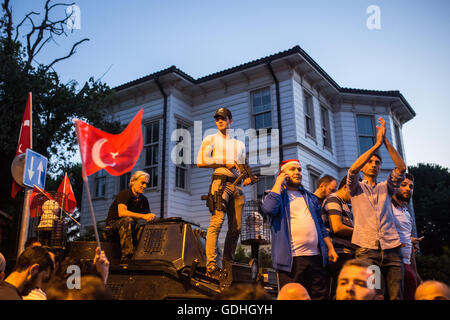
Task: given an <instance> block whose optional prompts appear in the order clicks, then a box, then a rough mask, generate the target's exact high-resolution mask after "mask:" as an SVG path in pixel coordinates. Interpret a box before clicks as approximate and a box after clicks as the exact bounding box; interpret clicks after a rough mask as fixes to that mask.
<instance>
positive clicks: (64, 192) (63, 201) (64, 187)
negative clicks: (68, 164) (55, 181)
mask: <svg viewBox="0 0 450 320" xmlns="http://www.w3.org/2000/svg"><path fill="white" fill-rule="evenodd" d="M66 177H67V172H65V175H64V185H63V198H62V202H61V204H62V210H61V215H60V217H59V219H62V211H63V210H64V206H65V204H66Z"/></svg>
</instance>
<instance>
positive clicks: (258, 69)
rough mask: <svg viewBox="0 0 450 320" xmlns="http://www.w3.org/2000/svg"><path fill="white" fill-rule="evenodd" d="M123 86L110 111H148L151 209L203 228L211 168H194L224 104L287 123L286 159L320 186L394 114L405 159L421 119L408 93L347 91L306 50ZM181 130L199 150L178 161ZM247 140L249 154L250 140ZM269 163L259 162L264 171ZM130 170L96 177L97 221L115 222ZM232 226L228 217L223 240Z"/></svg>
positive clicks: (255, 124) (253, 117) (391, 126)
mask: <svg viewBox="0 0 450 320" xmlns="http://www.w3.org/2000/svg"><path fill="white" fill-rule="evenodd" d="M115 91H116V93H115V94H114V99H113V103H112V105H110V106H109V107H108V108H109V110H110V112H111V116H112V118H113V119H115V120H119V121H120V122H122V123H123V124H127V123H129V122H130V121H131V119H132V118H133V117H134V115H136V113H137V112H138V111H139V109H140V108H143V109H144V117H143V135H144V148H143V151H142V153H141V156H140V159H139V161H138V163H137V164H136V166H135V168H134V169H133V172H134V171H135V170H138V169H139V170H141V169H143V170H146V171H148V172H149V173H150V174H151V181H150V186H149V188H148V189H147V191H146V192H145V195H146V196H147V198H148V199H149V202H150V207H151V210H152V212H153V213H155V214H156V215H157V216H159V217H164V218H166V217H182V218H184V219H185V220H188V221H191V222H194V223H197V224H199V225H201V227H203V228H207V227H208V224H209V218H210V213H209V210H208V208H207V207H206V205H205V201H202V200H201V198H200V197H201V195H204V194H207V192H208V187H209V183H210V176H211V173H212V169H200V168H197V167H196V164H195V159H196V155H197V152H198V148H199V146H200V145H199V143H200V142H201V139H202V138H203V137H202V136H200V134H199V131H200V129H199V124H201V126H200V128H201V134H202V135H204V134H205V131H206V130H208V129H212V130H213V131H212V132H214V131H215V130H216V126H215V122H214V119H213V115H214V112H215V110H216V109H218V108H219V107H227V108H229V109H230V110H231V112H232V114H233V121H234V122H233V124H232V129H242V130H243V131H245V130H247V129H249V128H254V129H262V128H267V129H280V128H281V130H278V131H277V130H272V132H273V133H275V132H278V133H279V135H278V138H279V139H280V141H279V145H280V148H279V150H280V154H281V159H291V158H298V159H300V161H301V165H302V167H303V184H304V186H305V187H306V188H307V189H309V190H310V191H312V192H314V190H315V187H316V183H317V180H318V179H319V177H321V176H322V175H324V174H330V175H332V176H334V177H336V178H337V179H338V180H340V179H341V178H342V177H343V176H344V175H345V174H346V172H347V170H348V168H349V166H350V165H351V164H352V163H353V162H354V161H355V160H356V158H357V157H358V156H359V155H360V154H361V153H362V152H363V151H365V150H366V149H367V148H369V147H370V146H372V144H373V143H374V142H375V135H376V129H375V126H376V122H377V119H378V117H383V118H384V119H385V120H386V123H387V137H388V139H389V140H390V141H391V142H392V143H393V145H394V146H395V147H396V148H397V149H398V150H399V152H400V153H401V154H402V155H403V156H405V150H404V147H403V142H402V133H401V132H402V126H403V124H404V123H405V122H407V121H409V120H411V119H412V118H413V117H414V116H415V112H414V110H413V109H412V108H411V106H410V105H409V103H408V102H407V101H406V99H405V98H404V97H403V95H402V94H401V93H400V92H399V91H375V90H362V89H349V88H341V87H340V86H339V85H338V84H337V83H336V82H335V81H334V80H333V79H332V78H331V77H330V76H329V75H328V74H327V73H326V72H325V71H324V70H323V69H322V68H321V67H320V66H319V65H318V64H317V63H316V62H314V60H313V59H312V58H311V57H310V56H308V54H306V53H305V52H304V51H303V50H302V49H301V48H300V47H299V46H296V47H294V48H292V49H289V50H286V51H283V52H280V53H277V54H274V55H271V56H268V57H265V58H261V59H258V60H255V61H251V62H248V63H245V64H243V65H239V66H236V67H233V68H230V69H227V70H224V71H220V72H217V73H214V74H211V75H208V76H205V77H202V78H199V79H194V78H192V77H190V76H189V75H187V74H185V73H184V72H183V71H181V70H179V69H177V68H176V67H175V66H172V67H170V68H168V69H165V70H162V71H159V72H156V73H153V74H150V75H148V76H146V77H143V78H140V79H137V80H134V81H131V82H128V83H125V84H123V85H121V86H118V87H116V88H115ZM177 128H187V129H189V131H190V132H191V142H192V143H191V145H192V147H191V150H190V152H189V150H188V149H186V150H183V152H186V154H185V155H188V154H189V153H190V155H191V160H192V164H186V165H177V164H175V163H174V161H172V159H171V154H172V152H175V151H174V150H175V146H176V145H177V143H178V142H179V140H178V137H176V136H175V137H172V133H173V132H174V131H175V129H177ZM195 131H196V132H195ZM210 133H211V131H210V132H209V133H208V134H210ZM172 138H173V139H172ZM275 138H276V137H275ZM198 139H200V140H198ZM245 143H246V146H247V152H249V147H250V146H249V138H246V139H245ZM271 143H278V141H276V139H274V141H271ZM259 151H261V150H259ZM250 156H251V155H250V154H249V157H250ZM381 156H382V158H383V164H382V174H381V176H380V179H384V178H386V176H387V174H388V172H390V170H392V169H393V168H394V164H393V162H392V160H391V159H390V157H389V154H388V152H387V150H386V148H385V147H384V146H383V147H382V149H381ZM275 160H277V161H278V160H279V158H276V159H275ZM405 161H406V159H405ZM274 165H276V166H277V167H278V163H274ZM261 166H262V165H261V163H260V162H258V163H256V164H252V163H251V167H252V168H255V172H259V170H258V169H257V168H259V167H261ZM129 176H130V173H128V174H126V175H124V176H122V177H114V176H111V175H108V174H106V173H105V171H104V170H102V171H100V172H98V173H97V174H94V175H92V176H90V177H89V181H90V189H91V193H92V197H93V205H94V211H95V214H96V218H97V221H103V220H105V219H106V216H107V212H108V208H109V206H110V204H111V203H112V201H113V199H114V196H115V195H116V194H117V193H118V192H119V191H120V190H122V189H123V188H125V187H126V186H127V183H128V179H129ZM273 181H274V178H273V176H262V177H261V178H260V182H258V184H257V185H253V186H247V187H244V191H245V195H246V200H255V199H256V198H257V197H259V196H261V194H262V193H263V191H264V190H265V189H270V188H271V186H272V184H273ZM81 224H82V226H83V228H86V227H89V226H90V225H91V220H90V215H89V206H88V204H87V200H86V195H83V200H82V213H81ZM226 229H227V228H226V223H224V226H223V229H222V237H221V240H222V241H223V239H224V234H225V232H226Z"/></svg>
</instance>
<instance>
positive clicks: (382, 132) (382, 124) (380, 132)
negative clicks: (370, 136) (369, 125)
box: [377, 117, 386, 145]
mask: <svg viewBox="0 0 450 320" xmlns="http://www.w3.org/2000/svg"><path fill="white" fill-rule="evenodd" d="M378 123H379V125H378V126H377V143H379V144H380V145H381V144H383V141H384V138H385V137H386V121H385V120H384V119H383V118H382V117H379V118H378Z"/></svg>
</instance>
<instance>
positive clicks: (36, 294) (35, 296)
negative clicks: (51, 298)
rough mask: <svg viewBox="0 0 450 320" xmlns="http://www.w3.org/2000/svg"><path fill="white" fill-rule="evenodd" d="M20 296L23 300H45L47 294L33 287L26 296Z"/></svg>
mask: <svg viewBox="0 0 450 320" xmlns="http://www.w3.org/2000/svg"><path fill="white" fill-rule="evenodd" d="M22 298H23V300H47V295H46V294H45V292H44V291H42V290H41V289H39V288H35V289H33V290H31V291H30V293H29V294H28V295H27V296H24V297H22Z"/></svg>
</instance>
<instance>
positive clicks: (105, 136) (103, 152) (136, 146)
mask: <svg viewBox="0 0 450 320" xmlns="http://www.w3.org/2000/svg"><path fill="white" fill-rule="evenodd" d="M142 114H143V109H141V110H140V111H139V112H138V113H137V115H136V116H135V117H134V119H133V120H132V121H131V122H130V123H129V124H128V126H127V127H126V128H125V130H124V131H123V132H122V133H119V134H110V133H107V132H104V131H101V130H99V129H97V128H95V127H93V126H91V125H89V124H87V123H86V122H83V121H81V120H75V125H76V128H77V135H78V143H79V145H80V153H81V159H82V164H83V167H84V170H85V173H86V176H90V175H91V174H93V173H95V172H97V171H99V170H101V169H105V170H106V171H107V172H108V173H109V174H111V175H113V176H120V175H122V174H124V173H125V172H128V171H130V170H131V169H133V167H134V165H135V164H136V162H137V160H138V159H139V155H140V154H141V151H142V146H143V138H142V127H141V123H142Z"/></svg>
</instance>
